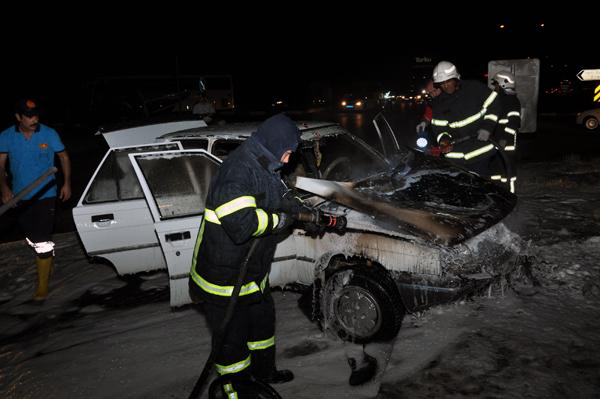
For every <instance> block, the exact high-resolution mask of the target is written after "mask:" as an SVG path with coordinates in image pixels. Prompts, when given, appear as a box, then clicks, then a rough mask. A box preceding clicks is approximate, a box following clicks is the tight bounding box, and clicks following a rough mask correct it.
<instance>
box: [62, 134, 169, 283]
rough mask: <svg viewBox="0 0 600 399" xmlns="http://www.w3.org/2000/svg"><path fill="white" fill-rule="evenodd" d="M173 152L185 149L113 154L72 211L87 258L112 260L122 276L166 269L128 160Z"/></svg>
mask: <svg viewBox="0 0 600 399" xmlns="http://www.w3.org/2000/svg"><path fill="white" fill-rule="evenodd" d="M174 149H181V144H179V142H173V143H160V144H146V145H138V146H128V147H116V148H110V149H109V150H108V152H107V153H106V155H105V156H104V158H103V159H102V161H101V162H100V165H99V166H98V168H97V169H96V171H95V172H94V175H93V176H92V178H91V179H90V182H89V183H88V185H87V187H86V188H85V190H84V192H83V195H82V196H81V198H80V199H79V202H78V203H77V206H76V207H75V208H73V219H74V221H75V226H76V228H77V232H78V233H79V236H80V238H81V242H82V243H83V246H84V247H85V250H86V252H87V254H88V255H89V256H92V257H99V258H104V259H107V260H108V261H109V262H110V263H111V264H112V265H113V266H114V267H115V269H116V271H117V273H118V274H120V275H123V274H131V273H137V272H142V271H150V270H156V269H162V268H165V267H166V265H165V261H164V257H163V254H162V251H161V249H160V244H159V242H158V239H157V237H156V234H155V233H154V226H153V220H152V217H151V215H150V210H149V209H148V205H147V204H146V200H145V199H144V195H143V192H142V188H141V186H140V184H139V182H138V179H137V178H136V175H135V172H134V170H133V168H132V166H131V162H130V160H129V157H128V154H130V153H135V152H148V151H157V150H174Z"/></svg>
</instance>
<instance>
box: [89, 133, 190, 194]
mask: <svg viewBox="0 0 600 399" xmlns="http://www.w3.org/2000/svg"><path fill="white" fill-rule="evenodd" d="M177 149H179V146H178V145H177V143H166V144H160V145H156V146H142V147H131V148H123V149H114V150H111V152H110V154H109V155H108V157H107V158H106V159H105V160H104V163H103V164H102V166H101V168H100V170H99V171H98V173H97V174H96V176H95V178H94V181H93V182H92V185H91V186H90V188H89V190H88V191H87V193H86V195H85V198H84V200H83V203H84V204H95V203H100V202H111V201H125V200H134V199H141V198H144V193H143V192H142V187H141V186H140V183H139V181H138V179H137V177H136V175H135V172H134V170H133V166H131V162H130V161H129V157H128V154H131V153H135V152H151V151H162V150H177Z"/></svg>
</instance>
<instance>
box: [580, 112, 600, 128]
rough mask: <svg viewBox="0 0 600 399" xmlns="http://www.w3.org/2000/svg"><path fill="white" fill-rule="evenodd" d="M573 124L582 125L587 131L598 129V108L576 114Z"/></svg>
mask: <svg viewBox="0 0 600 399" xmlns="http://www.w3.org/2000/svg"><path fill="white" fill-rule="evenodd" d="M575 122H576V123H577V124H578V125H583V126H584V127H585V128H586V129H587V130H596V129H598V124H599V122H600V108H594V109H588V110H587V111H583V112H579V113H577V117H576V118H575Z"/></svg>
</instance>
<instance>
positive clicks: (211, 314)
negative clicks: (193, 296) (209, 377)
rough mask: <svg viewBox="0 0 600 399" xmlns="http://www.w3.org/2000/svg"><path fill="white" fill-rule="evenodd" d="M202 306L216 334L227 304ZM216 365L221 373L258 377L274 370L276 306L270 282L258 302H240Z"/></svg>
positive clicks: (206, 304) (226, 332)
mask: <svg viewBox="0 0 600 399" xmlns="http://www.w3.org/2000/svg"><path fill="white" fill-rule="evenodd" d="M203 306H204V311H205V314H206V319H207V322H208V324H209V327H210V329H211V330H212V331H213V334H214V332H215V331H218V330H219V328H220V327H221V323H222V322H223V319H224V317H225V311H226V306H222V305H217V304H213V303H208V302H204V304H203ZM215 367H216V369H217V372H218V373H219V374H220V375H223V374H230V373H242V374H246V373H252V375H253V376H254V377H256V378H264V377H267V376H270V375H271V374H272V373H273V372H274V371H275V369H276V368H275V305H274V303H273V297H272V296H271V292H270V290H269V287H268V285H267V287H266V288H265V290H264V292H263V293H262V296H261V300H260V301H259V302H255V303H249V304H247V303H238V304H237V306H236V309H235V311H234V313H233V317H232V318H231V320H230V322H229V325H228V326H227V330H226V331H225V332H224V335H223V345H222V348H221V351H220V353H218V354H217V355H216V357H215Z"/></svg>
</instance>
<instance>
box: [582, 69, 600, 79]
mask: <svg viewBox="0 0 600 399" xmlns="http://www.w3.org/2000/svg"><path fill="white" fill-rule="evenodd" d="M577 78H578V79H579V80H600V69H582V70H581V71H579V73H578V74H577Z"/></svg>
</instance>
